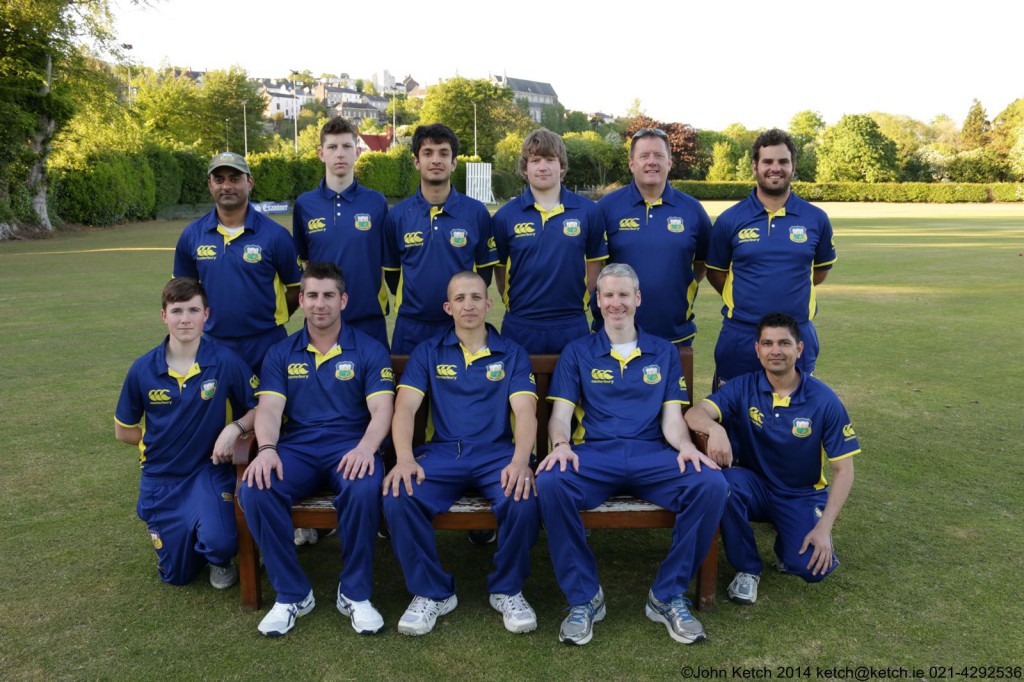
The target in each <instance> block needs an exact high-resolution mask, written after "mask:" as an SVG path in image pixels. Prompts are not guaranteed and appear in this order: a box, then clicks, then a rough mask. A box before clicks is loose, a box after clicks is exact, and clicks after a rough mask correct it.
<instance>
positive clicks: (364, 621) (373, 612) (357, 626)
mask: <svg viewBox="0 0 1024 682" xmlns="http://www.w3.org/2000/svg"><path fill="white" fill-rule="evenodd" d="M338 610H339V611H341V615H343V616H348V617H349V618H351V619H352V629H353V630H355V631H356V632H358V633H359V634H361V635H375V634H377V633H378V632H380V631H381V630H383V629H384V617H383V616H381V615H380V611H378V610H377V609H375V608H374V606H373V604H371V603H370V600H369V599H365V600H363V601H352V600H351V599H349V598H348V597H346V596H345V595H343V594H342V593H341V585H338Z"/></svg>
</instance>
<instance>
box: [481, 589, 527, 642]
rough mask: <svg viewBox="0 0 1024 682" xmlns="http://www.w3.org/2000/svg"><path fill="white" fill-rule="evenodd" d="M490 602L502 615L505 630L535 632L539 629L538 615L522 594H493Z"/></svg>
mask: <svg viewBox="0 0 1024 682" xmlns="http://www.w3.org/2000/svg"><path fill="white" fill-rule="evenodd" d="M490 602H491V606H492V607H493V608H494V610H495V611H498V612H499V613H501V616H502V619H503V620H504V622H505V629H506V630H508V631H509V632H515V633H520V632H533V631H534V630H536V629H537V613H536V612H535V611H534V610H533V607H532V606H530V602H528V601H526V597H524V596H523V593H522V592H517V593H515V594H512V595H509V594H492V595H491V597H490Z"/></svg>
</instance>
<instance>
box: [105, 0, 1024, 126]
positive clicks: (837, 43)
mask: <svg viewBox="0 0 1024 682" xmlns="http://www.w3.org/2000/svg"><path fill="white" fill-rule="evenodd" d="M150 2H151V3H152V4H151V6H149V7H142V8H140V7H137V6H134V5H131V4H130V3H129V2H128V0H114V5H113V7H114V12H115V17H116V22H117V31H118V39H119V41H120V42H125V43H130V44H132V45H133V47H134V49H133V50H132V51H131V58H132V60H133V61H134V62H136V63H139V62H141V63H143V64H145V65H147V66H152V67H156V66H159V65H161V64H162V63H169V64H173V65H178V66H191V67H192V68H193V69H195V70H199V71H204V70H209V69H224V68H227V67H229V66H231V65H233V64H236V65H239V66H242V67H243V68H245V69H246V70H247V72H248V73H249V75H250V76H253V77H281V76H284V75H286V74H287V73H288V72H289V71H290V70H291V69H296V70H300V71H301V70H306V69H308V70H310V71H311V72H312V73H313V74H314V75H317V76H318V75H320V74H321V73H323V72H327V73H334V74H337V73H341V72H345V73H348V74H349V75H350V76H351V77H353V78H364V79H366V80H369V79H370V78H371V75H372V74H373V73H374V72H377V73H382V72H383V71H384V70H385V69H386V70H388V71H389V72H390V73H391V74H392V75H393V76H395V77H396V78H398V79H401V78H403V77H404V76H406V75H407V74H410V75H412V76H413V78H415V79H416V80H417V81H419V82H420V83H421V84H424V85H432V84H435V83H437V82H438V81H439V79H445V78H450V77H452V76H455V75H461V76H465V77H467V78H487V77H488V76H490V75H491V74H492V73H493V74H501V73H504V74H507V75H508V76H510V77H512V78H524V79H528V80H535V81H542V82H548V83H551V85H552V86H553V87H554V89H555V92H557V93H558V98H559V101H560V102H561V103H562V104H563V105H564V106H565V107H566V108H567V109H577V110H581V111H585V112H588V113H590V112H595V111H602V112H604V113H608V114H612V115H622V114H624V113H625V112H626V110H627V109H628V108H629V106H630V104H631V103H632V102H633V100H634V98H637V99H639V100H640V104H641V109H642V110H644V111H645V112H646V113H647V114H648V115H650V116H652V117H653V118H656V119H659V120H662V121H666V122H670V121H678V122H682V123H689V124H691V125H693V126H696V127H697V128H702V129H712V130H720V129H721V128H723V127H725V126H726V125H728V124H730V123H734V122H738V123H742V124H743V125H745V126H747V127H748V128H759V127H771V126H780V127H785V126H786V125H787V124H788V122H789V120H790V119H791V118H792V116H793V114H795V113H796V112H798V111H802V110H805V109H812V110H816V111H819V112H821V114H822V115H823V116H824V118H825V120H826V122H827V123H829V124H832V123H835V122H836V121H837V120H838V119H839V117H840V116H842V115H843V114H859V113H867V112H870V111H884V112H889V113H893V114H907V115H909V116H912V117H913V118H916V119H919V120H922V121H925V122H928V121H931V120H932V119H933V118H934V117H935V116H936V115H938V114H947V115H949V116H950V117H952V118H953V119H954V120H956V121H958V122H959V121H962V120H963V118H964V116H965V115H966V113H967V110H968V109H969V108H970V106H971V103H972V100H973V99H974V98H978V99H979V100H981V103H982V105H983V106H984V107H985V109H986V111H987V113H988V115H989V118H994V117H995V116H996V115H997V114H998V113H999V112H1000V111H1002V110H1003V108H1005V107H1006V105H1008V104H1009V103H1010V102H1012V101H1013V100H1015V99H1017V98H1019V97H1024V77H1022V76H1021V72H1020V64H1021V53H1020V50H1019V46H1020V41H1021V38H1020V26H1021V23H1022V20H1024V3H1021V2H1019V0H1003V1H1000V2H964V1H963V0H960V1H958V2H953V1H949V0H937V1H932V2H920V1H916V0H887V1H884V2H883V1H880V0H861V2H857V3H852V2H842V3H840V2H828V1H827V0H825V1H822V0H818V1H816V2H812V1H810V0H795V1H793V2H749V1H747V0H741V1H733V2H730V1H728V0H719V1H718V2H715V1H714V0H711V1H707V2H702V3H691V2H687V1H686V0H675V1H674V2H672V1H665V0H646V1H643V2H617V3H616V2H613V3H602V4H601V5H599V4H598V3H595V2H586V3H583V2H566V1H565V0H563V1H561V2H559V0H543V1H541V0H513V1H511V2H501V1H500V0H499V1H498V2H491V3H484V2H479V1H476V2H467V1H464V0H454V1H449V2H444V1H440V2H430V0H426V1H424V0H416V1H415V2H411V1H410V0H391V1H390V2H367V1H366V0H358V1H356V2H352V3H347V2H343V1H339V0H334V1H333V2H324V1H322V0H310V1H302V0H300V1H298V2H290V3H281V2H260V1H259V0H256V1H251V2H231V3H222V2H217V1H216V0H213V1H211V0H203V1H200V0H162V1H160V0H150ZM600 7H606V8H614V9H600ZM421 14H426V15H428V16H426V17H425V18H423V19H420V18H418V16H419V15H421ZM1013 45H1017V46H1018V48H1014V47H1013Z"/></svg>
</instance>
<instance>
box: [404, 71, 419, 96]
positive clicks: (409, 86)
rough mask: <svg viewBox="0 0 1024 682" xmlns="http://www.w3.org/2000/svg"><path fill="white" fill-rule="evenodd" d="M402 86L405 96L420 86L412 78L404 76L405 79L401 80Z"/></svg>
mask: <svg viewBox="0 0 1024 682" xmlns="http://www.w3.org/2000/svg"><path fill="white" fill-rule="evenodd" d="M402 85H403V86H404V87H405V94H407V95H408V94H410V93H412V91H413V90H415V89H416V88H418V87H419V86H420V84H419V83H418V82H416V79H415V78H413V77H412V76H406V77H405V78H403V79H402Z"/></svg>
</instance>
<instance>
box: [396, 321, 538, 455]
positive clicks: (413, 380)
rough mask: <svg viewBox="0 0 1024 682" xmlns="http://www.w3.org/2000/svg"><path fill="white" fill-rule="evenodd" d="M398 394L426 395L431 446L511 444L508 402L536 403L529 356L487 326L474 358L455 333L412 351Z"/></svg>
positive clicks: (430, 341) (440, 336)
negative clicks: (522, 398) (529, 399)
mask: <svg viewBox="0 0 1024 682" xmlns="http://www.w3.org/2000/svg"><path fill="white" fill-rule="evenodd" d="M398 388H409V389H412V390H414V391H417V392H419V393H421V394H424V395H429V398H430V414H431V418H432V419H433V422H434V435H433V437H432V438H431V442H435V443H453V442H456V441H461V442H469V443H509V442H511V441H512V423H511V420H510V415H511V413H512V412H511V407H510V405H509V401H510V400H511V398H512V396H514V395H519V394H525V395H532V396H533V397H534V398H536V397H537V386H536V383H535V381H534V378H533V374H532V372H531V371H530V356H529V355H527V354H526V351H525V350H523V348H522V347H521V346H519V345H518V344H516V343H513V342H512V341H509V340H507V339H503V338H502V337H501V336H500V335H499V334H498V332H497V330H495V329H494V327H492V326H491V325H487V345H486V346H485V347H484V348H483V349H481V350H480V351H478V352H477V353H476V354H471V353H469V352H468V351H467V350H466V349H465V348H464V347H463V346H462V344H461V343H460V342H459V337H458V336H456V335H455V329H454V327H453V328H451V329H449V330H448V331H447V332H446V333H444V334H441V335H439V336H436V337H434V338H433V339H430V340H428V341H424V342H423V343H421V344H420V345H418V346H416V348H415V349H414V350H413V352H412V355H410V356H409V362H408V364H406V366H405V372H403V373H402V380H401V383H399V384H398Z"/></svg>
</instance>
